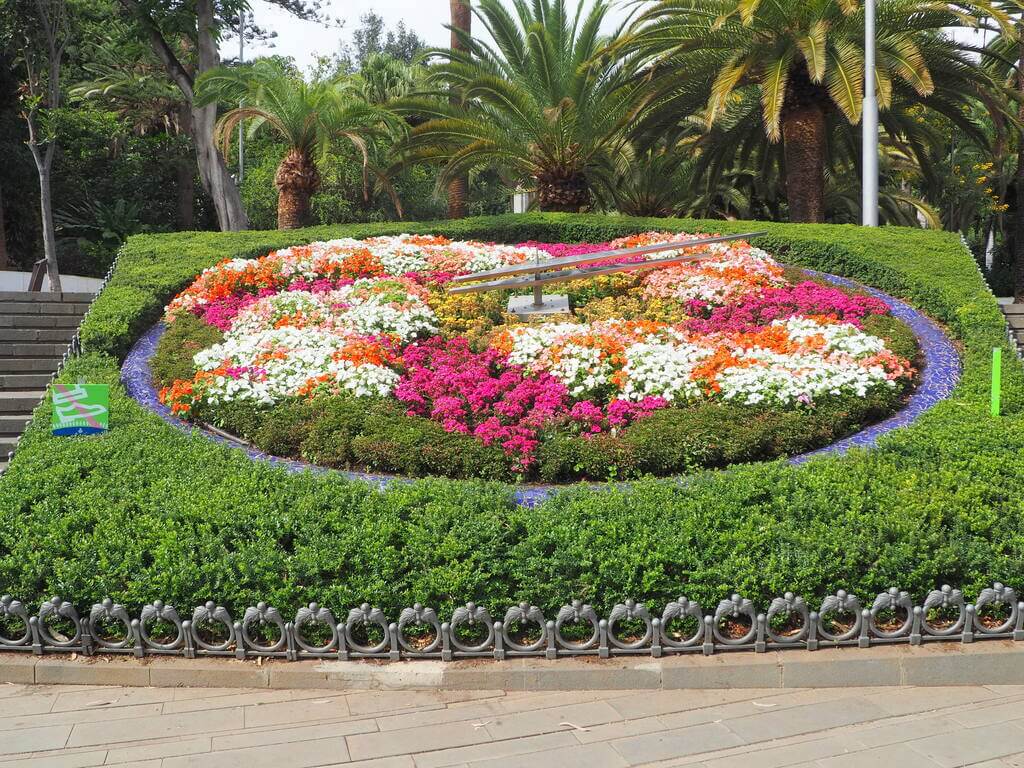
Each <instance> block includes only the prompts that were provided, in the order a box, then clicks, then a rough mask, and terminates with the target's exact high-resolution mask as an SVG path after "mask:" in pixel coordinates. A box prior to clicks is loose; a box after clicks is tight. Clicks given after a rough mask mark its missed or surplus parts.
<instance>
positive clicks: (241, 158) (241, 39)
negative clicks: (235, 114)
mask: <svg viewBox="0 0 1024 768" xmlns="http://www.w3.org/2000/svg"><path fill="white" fill-rule="evenodd" d="M244 62H245V10H241V11H239V12H238V64H239V66H241V65H242V64H243V63H244ZM244 105H245V99H242V100H241V101H240V102H238V106H239V107H242V106H244ZM244 180H245V121H244V120H239V121H238V185H239V186H241V185H242V182H243V181H244Z"/></svg>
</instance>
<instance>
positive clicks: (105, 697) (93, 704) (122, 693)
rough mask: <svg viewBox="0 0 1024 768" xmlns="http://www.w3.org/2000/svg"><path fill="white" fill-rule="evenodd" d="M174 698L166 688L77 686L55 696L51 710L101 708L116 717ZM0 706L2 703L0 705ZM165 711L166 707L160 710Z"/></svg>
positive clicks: (65, 710)
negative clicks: (121, 712) (124, 710)
mask: <svg viewBox="0 0 1024 768" xmlns="http://www.w3.org/2000/svg"><path fill="white" fill-rule="evenodd" d="M173 700H174V691H173V690H171V689H168V688H115V687H111V688H87V689H85V690H81V689H80V688H77V687H76V689H75V690H72V691H66V692H64V693H61V694H59V695H58V696H57V701H56V702H54V704H53V707H51V709H50V711H51V712H68V711H73V710H80V709H98V708H102V709H105V710H107V711H109V712H110V713H111V715H110V716H111V717H117V716H118V715H117V714H116V712H115V711H116V710H119V709H121V708H122V707H132V706H135V705H137V704H154V703H162V702H167V703H170V702H172V701H173ZM0 707H2V705H0ZM161 711H162V712H166V711H167V709H166V708H164V709H163V710H161Z"/></svg>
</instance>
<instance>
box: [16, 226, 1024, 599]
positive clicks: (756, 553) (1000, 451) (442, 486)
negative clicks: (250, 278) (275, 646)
mask: <svg viewBox="0 0 1024 768" xmlns="http://www.w3.org/2000/svg"><path fill="white" fill-rule="evenodd" d="M655 228H657V229H666V228H669V229H687V230H705V231H727V232H742V231H750V230H754V229H765V230H768V232H769V234H768V235H767V236H765V237H763V238H761V239H760V240H759V241H758V244H759V245H761V246H763V247H765V248H766V249H768V250H769V251H771V252H773V253H775V254H776V255H777V256H778V257H779V258H780V259H782V260H784V261H788V262H790V263H795V264H799V265H801V266H806V267H809V268H814V269H819V270H822V271H825V272H831V273H836V274H841V275H845V276H848V277H853V278H856V279H860V280H862V281H864V282H867V283H870V284H872V285H875V286H877V287H879V288H880V289H882V290H884V291H886V292H887V293H890V294H893V295H896V296H900V297H904V298H906V299H907V300H909V301H910V302H911V303H913V304H914V305H915V306H917V307H918V308H920V309H922V310H924V311H926V312H928V313H929V314H931V315H932V316H933V317H935V318H937V319H938V320H940V321H941V322H943V323H945V324H946V325H947V327H948V329H949V332H950V333H951V335H952V336H953V337H955V339H957V340H958V342H959V343H960V344H961V346H962V350H963V361H964V375H963V378H962V380H961V383H960V385H959V386H958V387H957V389H956V391H955V393H954V395H953V397H952V398H950V399H949V400H947V401H945V402H943V403H940V404H939V405H938V406H936V407H935V408H934V409H932V410H931V411H929V412H928V413H927V414H926V415H925V416H924V417H922V418H921V419H919V420H918V421H917V422H916V423H915V424H914V425H913V426H911V427H909V428H906V429H903V430H898V431H897V432H895V433H892V434H891V435H889V436H888V437H886V438H883V440H882V441H881V443H880V444H879V446H878V448H876V449H874V450H872V451H870V452H863V451H858V452H853V453H850V454H848V455H846V456H844V457H828V458H821V459H816V460H814V461H811V462H809V463H808V464H806V465H804V466H802V467H798V468H797V467H792V466H789V465H787V464H786V463H784V462H773V463H768V464H760V465H753V466H743V467H736V468H733V469H731V470H730V471H728V472H707V473H703V474H700V475H697V476H695V477H693V478H692V479H691V480H689V481H688V482H686V483H685V484H681V483H676V482H671V481H642V482H639V483H636V484H634V485H633V486H631V487H630V488H629V489H625V490H623V489H614V488H604V489H593V488H589V487H583V486H578V487H573V488H571V489H568V490H566V491H564V492H561V493H559V494H557V495H556V496H554V497H553V498H552V499H550V500H549V501H548V502H546V503H544V504H543V505H541V506H539V507H537V508H534V509H529V508H525V507H519V506H516V505H515V504H514V502H513V499H512V494H511V488H510V486H508V485H504V484H501V483H488V482H483V481H448V480H422V481H417V482H413V483H407V484H406V483H402V484H396V485H394V486H392V487H391V488H389V489H388V490H386V491H384V492H379V491H377V490H376V489H374V488H371V487H369V486H368V485H366V484H364V483H360V482H350V481H347V480H345V479H344V478H343V477H341V476H340V475H337V474H334V473H326V474H314V473H304V474H298V475H296V474H288V473H287V472H285V471H284V470H282V469H278V468H275V467H271V466H269V465H264V464H258V463H254V462H251V461H250V460H249V459H248V458H247V457H245V455H244V454H243V453H241V452H240V451H237V450H232V449H229V448H225V447H223V446H220V445H217V444H214V443H211V442H209V441H208V440H206V439H205V438H203V437H201V436H198V435H188V434H184V433H181V432H178V431H177V430H175V429H173V428H171V427H169V426H168V425H166V424H164V423H163V422H162V421H161V420H160V419H159V418H157V417H156V416H155V415H153V414H151V413H149V412H147V411H145V410H144V409H142V408H140V407H139V406H138V405H136V404H135V403H134V401H132V400H130V399H129V398H127V397H126V396H125V394H124V392H123V390H122V389H121V388H120V387H119V386H117V380H118V374H119V368H118V358H120V357H122V356H123V355H124V354H125V353H126V351H127V350H128V349H129V348H130V346H131V344H132V342H133V341H134V339H135V338H136V337H137V336H138V335H139V334H140V333H141V332H142V331H143V330H145V329H146V328H148V327H149V326H150V325H151V324H152V323H153V322H155V321H156V320H157V319H158V318H159V316H160V313H161V311H162V308H163V306H164V304H165V303H166V302H167V301H168V300H169V299H170V297H171V296H173V295H174V293H175V292H176V291H178V290H180V289H181V288H183V287H184V286H185V285H187V284H188V282H189V281H191V280H192V279H193V278H194V276H195V274H196V273H197V272H199V271H200V270H201V269H203V268H204V267H207V266H209V265H211V264H213V263H215V262H216V261H219V260H220V259H222V258H225V257H229V256H237V255H245V256H255V255H258V254H261V253H264V252H266V251H268V250H271V249H273V248H276V247H280V246H283V245H286V244H291V243H295V242H305V241H311V240H321V239H328V238H332V237H342V236H353V237H361V236H367V235H371V234H378V233H386V232H389V233H395V232H401V231H423V232H426V231H434V232H440V233H442V234H446V235H450V236H453V237H459V238H467V237H476V238H481V239H489V240H496V241H505V242H518V241H522V240H526V239H536V240H547V241H553V240H563V241H579V240H605V239H609V238H612V237H616V236H620V235H623V234H627V233H629V232H635V231H640V230H645V229H655ZM82 335H83V343H84V346H85V349H86V355H85V356H84V357H82V358H81V359H79V360H77V361H75V362H74V363H73V364H72V365H71V366H69V368H68V369H67V371H66V372H65V374H64V377H65V379H66V380H69V381H74V380H77V379H78V378H79V377H83V378H85V379H87V380H89V381H94V382H109V383H111V384H114V385H115V387H114V392H113V395H112V404H111V408H112V413H111V423H112V424H113V429H112V430H111V432H110V433H109V434H108V435H106V436H103V437H96V438H91V437H85V438H74V439H68V438H53V437H50V436H49V435H48V433H47V432H46V425H47V423H48V420H49V407H48V406H44V407H43V408H41V409H40V410H39V412H38V413H37V415H36V421H35V425H34V426H33V428H32V429H31V430H30V432H29V433H28V434H27V435H26V437H25V438H24V440H23V442H22V444H21V447H20V448H19V450H18V453H17V455H16V457H15V460H14V462H13V464H12V465H11V467H10V469H9V470H8V472H7V473H6V474H5V475H4V476H3V478H2V479H0V587H2V589H3V591H5V592H8V593H10V594H14V595H17V596H19V597H20V598H21V599H26V600H29V601H39V600H41V599H43V598H46V597H49V596H50V595H51V594H62V595H64V596H66V597H68V598H71V599H74V600H76V601H77V602H79V603H81V604H82V605H83V606H85V604H86V603H88V602H89V601H92V600H97V599H99V598H102V597H104V596H107V595H109V596H111V597H113V598H114V599H115V600H118V601H121V602H124V603H126V604H128V605H130V606H132V607H133V608H137V607H138V606H140V605H141V604H143V603H144V602H148V601H150V600H152V599H156V598H160V599H163V600H166V601H170V602H173V603H175V604H177V605H179V606H180V607H184V608H190V607H191V606H193V605H196V604H199V603H201V602H203V601H205V600H207V599H217V600H220V601H221V602H222V603H224V604H225V605H227V606H228V607H229V608H230V609H232V610H233V611H240V610H241V609H243V608H244V607H245V606H246V605H249V604H252V603H254V602H255V601H257V600H267V601H269V602H272V603H274V604H276V605H278V606H279V607H280V608H282V609H283V610H285V611H293V610H294V609H295V608H297V607H298V606H299V605H300V604H302V603H306V602H309V601H312V600H316V601H318V602H321V603H326V604H328V605H330V606H331V607H332V608H334V609H335V610H344V609H347V608H348V607H350V606H351V605H357V604H359V603H360V602H363V601H368V602H371V603H373V604H376V605H379V606H381V607H382V608H384V609H385V610H386V611H388V612H389V614H390V615H392V616H397V610H398V609H399V608H400V607H402V606H404V605H406V604H411V603H412V602H414V601H420V602H424V603H429V604H433V605H434V606H435V607H437V608H438V609H440V610H441V611H442V612H447V611H448V610H450V608H451V607H452V606H453V605H454V604H457V603H460V602H465V601H466V600H475V601H477V602H479V603H484V604H486V605H488V606H490V607H492V609H493V610H497V611H499V612H500V610H502V609H503V608H504V606H505V605H506V604H510V603H512V602H516V601H519V600H530V601H532V602H533V603H535V604H537V605H539V606H541V607H542V608H544V609H545V610H546V611H549V612H552V611H554V610H555V609H557V607H558V606H559V605H561V604H562V603H563V602H564V601H566V600H569V599H571V598H573V597H580V598H583V599H586V600H589V601H591V602H593V603H594V604H595V605H596V606H598V607H599V608H600V609H602V610H607V609H608V608H609V607H610V606H611V605H613V604H614V603H615V602H617V601H619V600H622V599H624V598H626V597H638V598H642V599H647V600H649V601H650V603H651V605H652V606H653V605H656V604H659V603H663V602H664V601H666V600H668V599H672V598H675V597H676V596H678V595H679V594H686V595H687V596H689V597H690V598H691V599H697V600H700V601H701V602H702V603H704V604H705V605H713V604H714V603H715V602H717V600H718V599H720V598H721V597H723V596H726V595H728V594H729V593H730V592H733V591H738V592H741V593H743V594H744V595H746V596H748V597H751V598H754V599H756V600H760V601H761V602H762V604H766V602H767V601H768V600H769V599H770V598H771V597H773V596H775V595H777V594H779V593H781V592H782V591H785V590H787V589H788V590H793V591H796V592H798V593H802V594H804V595H805V596H806V597H809V598H810V597H814V596H817V597H820V596H822V595H824V594H825V593H827V592H829V591H832V590H834V589H837V588H845V589H848V590H853V591H855V592H856V593H858V594H860V595H861V596H862V597H870V595H871V594H873V593H874V592H875V591H876V590H881V589H883V588H885V587H888V586H890V585H897V586H899V587H901V588H904V589H908V590H910V591H912V592H914V593H916V594H918V595H919V596H920V595H922V594H923V593H924V592H925V591H926V590H928V589H931V588H932V587H934V586H935V585H938V584H941V583H943V582H948V583H951V584H955V585H957V586H961V587H963V588H964V589H965V590H966V591H967V592H968V593H971V594H973V593H974V592H976V590H978V589H980V588H981V587H983V586H985V585H986V584H987V583H989V582H991V581H992V580H997V579H998V580H1000V581H1004V582H1006V583H1010V584H1014V585H1016V586H1022V585H1024V418H1022V415H1021V405H1022V403H1024V373H1022V370H1021V366H1020V364H1019V363H1018V361H1017V358H1016V357H1015V355H1014V354H1013V352H1012V351H1011V350H1010V349H1009V348H1008V347H1006V337H1005V326H1004V324H1003V319H1002V316H1001V314H1000V312H999V309H998V307H997V305H996V302H995V300H994V299H993V297H992V296H991V294H990V293H989V292H988V290H987V288H986V287H985V285H984V282H983V281H982V279H981V276H980V274H979V272H978V270H977V268H976V266H975V264H974V262H973V260H972V259H971V257H970V255H969V254H968V253H967V252H966V250H965V249H964V248H963V247H962V245H961V243H960V242H959V239H958V238H957V237H956V236H955V235H950V234H945V233H936V232H926V231H920V230H907V229H895V228H884V229H878V230H865V229H861V228H857V227H847V226H827V225H821V226H800V225H783V224H761V223H756V224H755V223H743V222H689V221H681V220H664V219H657V220H638V219H629V218H620V217H611V218H608V217H594V216H569V215H529V216H515V217H512V216H508V217H497V218H484V219H469V220H464V221H461V222H441V223H437V224H408V223H406V224H402V223H397V224H387V225H353V226H347V227H332V228H317V229H310V230H302V231H298V232H247V233H239V234H219V233H196V234H190V233H179V234H174V235H145V236H138V237H135V238H132V239H131V240H130V241H129V242H128V244H127V246H126V247H125V250H124V252H123V255H122V257H121V260H120V262H119V264H118V268H117V270H116V272H115V274H114V277H113V280H112V283H111V286H110V288H109V289H108V290H107V292H105V293H104V295H103V296H102V297H100V299H99V300H98V301H97V302H96V304H95V306H94V309H93V312H92V313H91V314H90V316H89V318H88V320H87V322H86V324H85V326H84V328H83V334H82ZM998 345H1003V346H1004V347H1006V352H1005V354H1004V370H1003V382H1004V403H1005V407H1006V410H1007V415H1005V416H1004V417H1003V418H1001V419H999V420H995V419H991V418H990V417H988V415H987V408H988V381H989V368H988V361H989V359H990V355H991V349H992V347H993V346H998Z"/></svg>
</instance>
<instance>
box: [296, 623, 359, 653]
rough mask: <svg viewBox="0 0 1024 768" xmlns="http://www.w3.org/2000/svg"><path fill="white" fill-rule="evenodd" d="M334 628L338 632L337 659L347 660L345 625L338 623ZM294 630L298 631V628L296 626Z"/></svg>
mask: <svg viewBox="0 0 1024 768" xmlns="http://www.w3.org/2000/svg"><path fill="white" fill-rule="evenodd" d="M335 629H336V630H337V632H338V661H348V645H347V644H346V637H345V625H344V624H341V623H339V624H338V626H337V627H335ZM295 631H296V632H298V631H299V628H298V627H296V628H295Z"/></svg>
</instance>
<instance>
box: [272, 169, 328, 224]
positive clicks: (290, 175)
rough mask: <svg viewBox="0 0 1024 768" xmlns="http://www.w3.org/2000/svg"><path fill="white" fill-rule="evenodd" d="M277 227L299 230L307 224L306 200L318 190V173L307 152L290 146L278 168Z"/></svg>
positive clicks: (307, 204)
mask: <svg viewBox="0 0 1024 768" xmlns="http://www.w3.org/2000/svg"><path fill="white" fill-rule="evenodd" d="M274 184H275V185H276V186H277V228H278V229H298V228H299V227H304V226H305V225H306V224H308V223H309V201H310V198H311V197H312V196H313V195H314V194H316V191H317V190H318V189H320V172H319V171H318V170H317V169H316V163H314V162H313V158H311V157H310V156H309V155H308V154H306V153H304V152H301V151H299V150H296V149H291V150H289V151H288V154H287V155H285V156H284V160H282V161H281V164H280V165H279V166H278V167H277V174H276V175H275V177H274Z"/></svg>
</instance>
